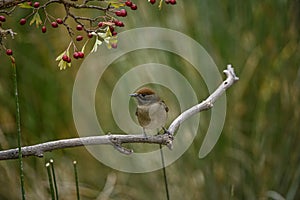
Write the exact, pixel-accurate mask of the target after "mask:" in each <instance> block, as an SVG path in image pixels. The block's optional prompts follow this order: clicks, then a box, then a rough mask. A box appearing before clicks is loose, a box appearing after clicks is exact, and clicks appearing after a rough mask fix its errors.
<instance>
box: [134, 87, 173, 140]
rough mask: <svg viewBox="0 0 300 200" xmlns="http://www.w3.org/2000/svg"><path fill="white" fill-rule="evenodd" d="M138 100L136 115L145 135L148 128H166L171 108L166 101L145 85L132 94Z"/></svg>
mask: <svg viewBox="0 0 300 200" xmlns="http://www.w3.org/2000/svg"><path fill="white" fill-rule="evenodd" d="M130 96H131V97H134V98H135V100H136V102H137V108H136V112H135V115H136V117H137V119H138V122H139V124H140V126H141V127H142V128H143V133H144V136H147V134H146V130H157V132H159V131H160V130H162V129H163V130H164V132H167V130H166V129H165V127H164V126H165V123H166V121H167V118H168V112H169V108H168V106H167V105H166V103H165V102H164V101H163V100H161V98H160V97H159V96H158V95H157V94H156V93H155V92H154V91H153V90H152V89H150V88H147V87H143V88H141V89H139V90H137V91H136V92H135V93H133V94H130Z"/></svg>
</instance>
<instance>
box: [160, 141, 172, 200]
mask: <svg viewBox="0 0 300 200" xmlns="http://www.w3.org/2000/svg"><path fill="white" fill-rule="evenodd" d="M159 149H160V156H161V163H162V170H163V176H164V182H165V189H166V195H167V200H170V194H169V187H168V185H169V184H168V179H167V172H166V165H165V158H164V152H163V149H162V145H161V144H159Z"/></svg>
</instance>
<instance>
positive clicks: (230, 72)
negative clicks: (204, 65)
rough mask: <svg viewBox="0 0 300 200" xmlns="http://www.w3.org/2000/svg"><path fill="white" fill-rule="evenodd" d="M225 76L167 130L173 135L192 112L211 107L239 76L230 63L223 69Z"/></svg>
mask: <svg viewBox="0 0 300 200" xmlns="http://www.w3.org/2000/svg"><path fill="white" fill-rule="evenodd" d="M223 72H224V73H225V75H226V76H227V78H226V80H225V81H223V82H222V84H221V85H220V86H219V87H218V88H217V89H216V90H215V91H214V92H213V93H212V94H211V95H210V96H209V97H208V98H207V99H205V100H204V101H202V102H201V103H199V104H197V105H195V106H193V107H191V108H189V109H188V110H186V111H184V112H183V113H181V114H180V115H179V116H178V117H177V118H176V119H175V120H174V121H173V122H172V123H171V125H170V126H169V129H168V132H169V133H170V134H172V135H174V133H175V131H176V130H177V129H178V127H179V126H180V124H181V123H182V122H184V121H185V120H186V119H188V118H190V117H192V116H193V115H194V114H196V113H199V112H201V111H203V110H208V109H210V108H212V107H213V104H214V103H215V102H216V100H217V99H218V98H219V97H220V96H221V95H222V94H223V93H224V92H225V91H226V90H227V89H228V88H229V87H230V86H231V85H232V84H234V83H235V82H236V81H238V80H239V78H238V77H237V76H236V75H235V73H234V69H233V68H232V66H231V65H227V69H225V70H224V71H223Z"/></svg>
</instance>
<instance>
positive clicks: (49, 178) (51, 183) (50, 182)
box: [46, 163, 55, 200]
mask: <svg viewBox="0 0 300 200" xmlns="http://www.w3.org/2000/svg"><path fill="white" fill-rule="evenodd" d="M46 168H47V174H48V181H49V187H50V193H51V199H52V200H55V195H54V188H53V181H52V175H51V169H50V163H46Z"/></svg>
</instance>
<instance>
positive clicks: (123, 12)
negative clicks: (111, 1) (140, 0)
mask: <svg viewBox="0 0 300 200" xmlns="http://www.w3.org/2000/svg"><path fill="white" fill-rule="evenodd" d="M115 13H116V15H117V16H119V17H126V16H127V11H126V10H125V9H121V10H117V11H116V12H115Z"/></svg>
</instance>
